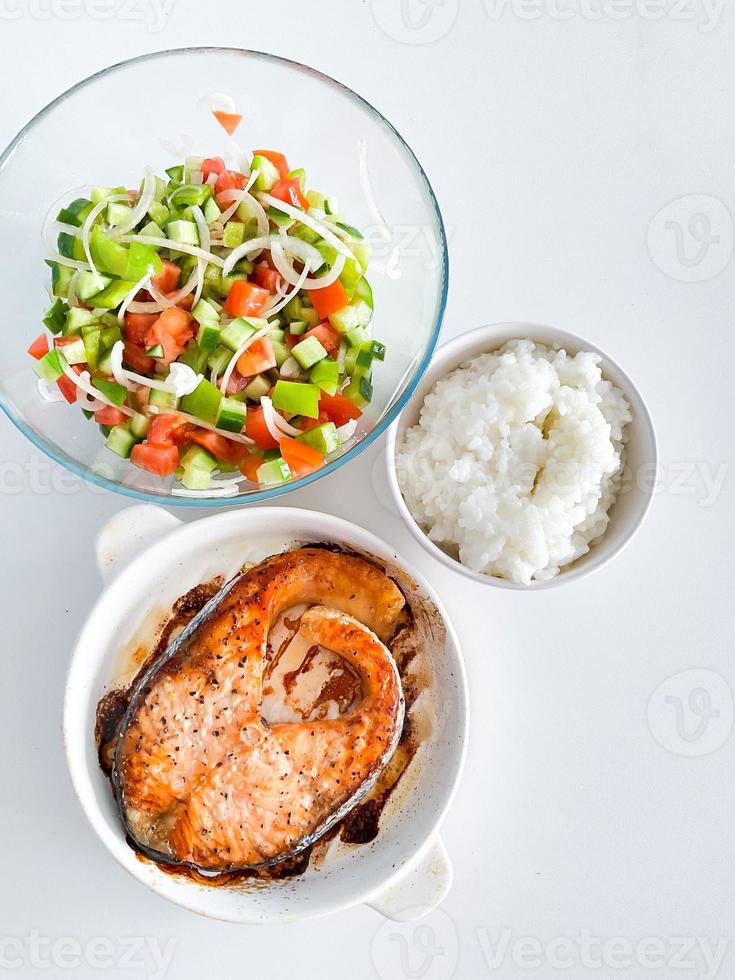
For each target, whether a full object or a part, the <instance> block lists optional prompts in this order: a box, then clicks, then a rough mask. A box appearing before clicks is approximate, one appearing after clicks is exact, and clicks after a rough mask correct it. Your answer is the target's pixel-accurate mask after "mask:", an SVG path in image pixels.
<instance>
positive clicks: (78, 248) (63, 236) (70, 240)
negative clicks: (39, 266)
mask: <svg viewBox="0 0 735 980" xmlns="http://www.w3.org/2000/svg"><path fill="white" fill-rule="evenodd" d="M56 247H57V249H58V250H59V255H63V256H64V257H65V258H67V259H76V260H77V261H78V262H84V261H85V259H86V256H85V253H84V246H83V245H82V240H81V238H79V236H78V235H70V234H69V232H68V231H61V232H59V237H58V238H57V239H56Z"/></svg>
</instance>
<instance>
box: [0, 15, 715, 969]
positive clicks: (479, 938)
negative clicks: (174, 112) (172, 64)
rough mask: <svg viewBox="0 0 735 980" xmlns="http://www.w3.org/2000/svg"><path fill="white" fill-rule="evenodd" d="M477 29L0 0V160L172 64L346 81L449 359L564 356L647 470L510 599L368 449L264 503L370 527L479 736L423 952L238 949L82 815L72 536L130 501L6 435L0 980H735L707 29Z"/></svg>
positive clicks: (354, 935) (316, 943) (394, 935)
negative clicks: (66, 695) (395, 168)
mask: <svg viewBox="0 0 735 980" xmlns="http://www.w3.org/2000/svg"><path fill="white" fill-rule="evenodd" d="M412 4H413V5H415V6H412ZM502 6H503V5H502V0H494V2H493V0H486V2H484V3H483V0H462V2H461V3H458V0H444V2H443V3H442V2H441V0H436V2H435V3H434V5H433V6H432V5H431V4H429V5H428V6H426V7H425V6H423V3H422V0H409V2H408V3H407V4H406V5H405V7H404V9H405V11H406V16H405V17H404V19H403V20H402V19H401V12H400V10H401V8H400V6H399V4H398V2H397V0H392V2H391V3H389V2H388V0H372V2H371V0H366V2H356V0H329V2H325V0H322V2H320V3H319V4H318V5H317V4H307V3H303V2H296V0H288V2H284V0H271V2H269V3H267V4H254V3H243V2H236V0H227V2H220V3H217V4H213V3H212V4H209V3H207V4H205V3H201V2H196V0H173V3H172V4H171V2H170V0H165V3H164V7H163V8H160V7H158V6H156V5H154V3H153V2H152V0H107V2H106V3H104V4H103V3H102V0H99V3H98V5H95V0H35V2H26V0H0V64H1V65H2V75H3V82H4V84H3V99H2V104H1V105H0V143H2V144H5V143H7V141H8V140H9V139H10V138H11V137H12V136H13V135H14V134H15V133H16V131H17V130H18V129H19V128H20V127H21V126H22V125H23V124H24V123H25V122H26V121H27V119H28V118H29V117H30V116H31V115H32V114H33V113H35V112H36V111H37V110H38V109H40V108H41V107H42V106H43V105H45V104H46V103H47V102H48V101H49V100H51V99H52V98H53V97H55V96H56V95H57V94H58V93H59V92H61V91H62V90H63V89H65V88H67V87H68V86H70V85H71V84H73V83H74V82H76V81H78V80H79V79H81V78H83V77H85V76H86V75H88V74H90V73H92V72H93V71H96V70H98V69H100V68H102V67H104V66H105V65H107V64H108V63H111V62H115V61H118V60H121V59H124V58H128V57H132V56H134V55H136V54H139V53H142V52H146V51H153V50H157V49H161V48H165V47H180V46H185V45H187V44H218V43H221V44H226V45H241V46H243V47H253V48H259V49H263V50H270V51H273V52H275V53H277V54H282V55H285V56H288V57H291V58H295V59H297V60H300V61H303V62H306V63H307V64H311V65H314V66H315V67H317V68H320V69H322V70H323V71H325V72H327V73H329V74H331V75H333V76H334V77H336V78H338V79H341V80H342V81H344V82H346V83H347V84H348V85H349V86H351V87H352V88H354V89H356V90H357V91H358V92H360V93H361V94H363V95H364V96H365V97H366V98H367V99H368V100H370V101H371V102H373V103H374V104H375V105H376V106H377V107H378V108H379V109H381V110H382V111H383V112H384V113H385V115H386V116H387V117H388V118H389V119H390V120H391V121H392V122H393V123H394V124H395V125H396V126H397V127H398V129H399V130H400V131H401V132H402V133H403V135H404V136H405V137H406V139H407V140H408V142H409V143H410V144H411V146H412V147H413V148H414V150H415V152H416V154H417V155H418V157H419V159H420V160H421V162H422V163H423V164H424V166H425V168H426V170H427V172H428V174H429V177H430V179H431V181H432V182H433V185H434V188H435V190H436V192H437V195H438V197H439V201H440V204H441V206H442V209H443V213H444V217H445V220H446V223H447V225H448V228H449V234H450V250H451V276H450V278H451V286H450V296H449V305H448V308H447V316H446V321H445V326H444V333H443V336H444V337H445V338H448V337H451V336H454V335H455V334H457V333H459V332H461V331H463V330H465V329H468V328H470V327H472V326H476V325H479V324H481V323H483V322H492V321H501V320H511V319H517V320H530V321H539V322H546V323H551V324H555V325H557V326H560V327H564V328H567V329H569V330H571V331H573V332H576V333H579V334H582V335H583V336H587V337H589V338H590V340H592V341H593V342H595V343H597V344H599V345H601V346H602V347H603V348H605V349H606V350H607V351H609V353H610V354H611V355H612V356H613V357H615V358H616V359H617V360H619V362H620V363H621V364H622V365H623V366H624V367H625V368H626V369H627V370H628V371H629V373H630V374H631V375H632V377H633V378H634V379H635V380H636V381H637V383H638V384H639V386H640V388H641V390H642V391H643V393H644V396H645V397H646V398H647V400H648V402H649V405H650V408H651V411H652V414H653V417H654V420H655V422H656V425H657V429H658V435H659V439H660V451H661V457H662V478H661V485H660V493H658V495H657V497H656V500H655V504H654V507H653V509H652V511H651V513H650V516H649V518H648V520H647V523H646V524H645V526H644V528H643V530H642V531H641V533H640V534H639V535H638V537H637V538H636V539H635V540H634V542H633V543H632V544H631V545H630V547H629V548H628V549H627V550H626V551H625V552H624V553H623V554H622V555H621V556H620V557H619V558H618V559H617V560H615V561H614V562H613V563H612V564H610V565H609V566H608V567H606V568H605V569H603V570H602V571H600V572H599V573H597V574H596V575H594V576H591V577H590V578H588V579H584V580H583V581H581V582H578V583H576V584H572V585H570V586H569V587H567V588H560V589H557V590H552V591H549V592H545V593H541V594H536V595H533V596H529V595H527V594H518V593H510V592H504V591H500V590H492V589H488V588H483V587H482V586H480V585H475V584H474V583H472V582H468V581H467V580H465V579H462V578H460V577H458V576H456V575H454V574H452V573H451V572H450V571H449V570H447V569H445V568H444V567H442V566H441V565H439V564H438V563H437V562H435V561H434V560H433V559H432V558H430V557H429V556H428V555H427V554H425V553H424V552H423V550H422V549H421V548H420V547H419V545H418V544H417V543H416V542H415V541H414V540H413V538H412V537H411V536H410V535H409V533H408V531H407V530H406V529H405V528H404V527H403V525H402V523H401V521H400V519H399V518H398V516H397V515H396V513H395V512H394V511H393V510H392V509H391V507H390V506H389V505H388V503H387V501H388V496H387V487H386V484H385V479H384V476H383V470H382V458H383V443H382V440H380V441H379V442H378V443H377V444H376V445H374V446H371V447H370V448H369V449H368V450H367V451H366V452H365V453H364V454H363V455H362V456H360V458H359V459H358V460H357V461H355V462H354V463H353V464H352V465H351V466H349V467H348V468H347V469H344V470H342V471H341V472H339V473H338V474H336V475H333V476H331V477H328V478H326V479H325V480H323V481H321V482H319V483H318V484H316V485H315V486H312V487H310V488H307V489H306V490H302V491H300V492H296V493H293V494H291V495H289V496H287V497H286V498H281V501H279V502H282V503H283V504H284V505H287V506H288V505H292V506H302V507H309V508H315V509H321V510H326V511H331V512H332V513H335V514H338V515H340V516H342V517H345V518H348V519H350V520H353V521H356V522H358V523H361V524H363V525H364V526H365V527H367V528H369V529H370V530H373V531H375V532H377V533H378V534H380V535H382V536H383V537H386V538H388V539H389V540H391V541H392V542H394V544H395V547H396V548H397V549H398V550H399V551H400V552H401V553H402V554H403V555H404V556H405V557H406V558H407V559H408V560H409V561H411V562H413V563H415V565H416V566H417V567H418V568H419V569H421V570H422V571H423V572H424V574H425V575H426V576H427V577H428V578H429V579H430V580H431V581H432V583H433V584H434V585H435V586H436V588H437V589H438V591H439V592H440V594H441V595H442V597H443V599H444V601H445V603H446V605H447V607H448V608H449V611H450V614H451V615H452V617H453V619H454V622H455V624H456V626H457V628H458V630H459V633H460V636H461V639H462V641H463V644H464V650H465V655H466V661H467V666H468V670H469V677H470V683H471V694H472V699H473V707H474V714H473V718H472V728H471V744H470V749H469V758H468V766H467V769H466V773H465V777H464V780H463V783H462V785H461V788H460V791H459V795H458V797H457V799H456V801H455V804H454V807H453V809H452V811H451V812H450V814H449V817H448V819H447V821H446V824H445V827H444V831H443V836H444V839H445V842H446V845H447V847H448V850H449V852H450V854H451V857H452V861H453V864H454V869H455V882H454V886H453V889H452V891H451V893H450V895H449V896H448V898H447V899H446V901H445V903H444V905H443V908H442V909H441V910H440V911H438V912H436V913H433V914H432V915H431V916H429V917H428V918H427V919H426V920H424V922H423V925H422V927H414V926H395V925H393V924H391V925H385V924H384V923H383V920H381V918H380V917H379V916H378V915H377V914H376V913H375V912H373V911H371V910H370V909H368V908H366V907H358V908H355V909H353V910H351V911H348V912H345V913H343V914H340V915H338V916H336V917H333V918H332V919H328V920H321V921H316V922H310V923H304V924H296V925H290V926H266V927H258V928H255V927H250V928H248V927H237V926H231V925H225V924H220V923H214V922H209V921H205V920H204V919H201V918H198V917H196V916H195V915H193V914H190V913H188V912H185V911H182V910H180V909H178V908H176V907H174V906H173V905H170V904H168V903H167V902H165V901H164V900H163V899H160V898H158V897H156V896H155V895H153V894H151V893H149V892H148V891H147V890H146V889H145V888H143V887H142V886H141V885H140V884H138V883H137V882H136V881H134V880H133V879H132V878H130V877H128V875H126V873H125V872H124V871H123V870H121V869H120V868H119V867H118V866H117V865H116V864H115V863H114V862H113V860H112V859H111V858H110V857H109V855H108V854H107V852H106V850H105V849H104V847H103V846H102V844H101V843H100V842H99V841H98V840H97V838H96V837H95V835H94V834H93V832H92V830H91V829H90V827H89V826H88V824H87V822H86V820H85V818H84V817H83V815H82V813H81V810H80V807H79V805H78V804H77V801H76V798H75V796H74V794H73V792H72V789H71V785H70V782H69V779H68V776H67V772H66V768H65V764H64V756H63V751H62V745H61V738H60V719H61V704H62V692H63V686H64V677H65V673H66V668H67V662H68V659H69V655H70V650H71V648H72V645H73V643H74V639H75V636H76V634H77V631H78V630H79V628H80V625H81V624H82V622H83V620H84V618H85V616H86V613H87V610H88V609H89V607H90V606H91V604H92V602H93V601H94V599H95V597H96V596H97V594H98V593H99V591H100V581H99V578H98V574H97V570H96V568H95V565H94V561H93V557H92V542H93V538H94V535H95V532H96V531H97V529H98V528H99V527H100V525H101V524H102V523H103V522H104V521H105V520H106V519H107V518H108V517H109V516H110V515H112V514H113V513H115V512H116V511H118V510H120V509H121V508H123V507H125V506H128V502H127V501H126V500H125V499H124V498H123V497H118V496H113V495H110V494H106V493H100V492H99V491H94V490H92V489H90V488H88V487H86V486H83V485H81V484H80V483H79V482H78V481H77V480H76V479H75V478H73V477H71V476H70V475H69V474H66V473H64V472H62V471H61V470H58V469H57V468H56V467H54V466H52V465H51V464H50V463H48V462H47V461H46V460H45V459H43V458H39V456H38V455H37V454H36V453H35V452H34V450H33V449H32V447H31V446H30V445H29V444H27V443H26V442H25V441H24V439H23V438H22V436H21V435H20V434H19V433H18V432H17V431H16V430H15V429H14V428H13V427H12V426H11V425H10V424H9V423H8V422H7V421H5V420H2V422H1V423H0V492H1V506H2V529H3V531H2V534H3V538H2V541H3V563H2V597H3V619H4V642H3V658H4V676H3V683H2V685H1V686H0V703H1V708H2V713H1V716H0V717H2V731H3V738H2V748H1V749H0V785H2V787H3V791H2V794H0V840H2V849H1V853H2V866H3V870H2V882H3V883H2V888H0V971H7V972H8V974H9V975H11V976H12V975H15V976H22V977H35V976H36V975H37V974H39V975H46V976H53V977H57V976H64V975H72V976H78V977H96V976H98V975H108V976H115V977H117V976H121V977H127V976H134V977H162V976H164V975H165V976H167V977H171V978H173V977H175V978H177V980H178V978H181V980H189V978H191V980H194V978H200V977H203V976H215V977H218V978H230V977H242V978H250V977H253V978H255V977H258V978H262V977H269V978H270V977H278V978H280V977H287V976H293V977H301V978H305V980H310V978H320V980H332V978H334V980H337V978H343V977H345V976H349V977H350V978H354V980H363V978H365V980H367V978H371V977H373V978H374V977H376V976H377V977H380V978H383V980H394V978H401V977H428V978H429V980H448V978H449V977H451V976H456V977H459V978H463V980H464V978H469V980H474V978H479V977H486V976H497V977H502V978H503V980H512V978H517V977H525V976H527V975H535V976H541V977H544V978H546V977H551V976H562V977H569V978H574V980H581V978H587V977H595V976H596V977H600V976H602V977H615V976H622V977H625V978H643V977H665V978H667V980H668V978H671V977H680V976H681V977H687V978H689V977H700V976H706V977H713V976H715V975H718V976H719V977H722V978H725V977H732V976H733V975H735V941H733V935H732V934H733V929H734V928H735V926H734V923H735V920H734V919H733V905H734V903H735V884H734V882H735V834H734V833H733V816H734V810H735V808H734V806H733V772H734V770H733V762H734V761H735V739H733V738H729V734H730V729H731V727H732V718H733V711H732V697H731V694H730V689H731V687H732V686H733V685H735V666H734V665H733V659H732V655H733V630H732V624H733V616H732V609H733V587H734V586H735V568H734V563H733V558H732V554H733V551H734V550H735V537H734V534H733V532H734V529H735V523H734V522H733V474H732V458H733V437H734V436H735V423H734V421H733V420H734V419H735V408H734V402H733V384H732V378H733V373H732V360H731V358H732V357H733V354H735V344H734V342H733V337H734V336H735V333H734V332H733V327H732V309H733V299H735V295H734V293H733V280H734V275H735V262H734V261H733V257H732V224H731V218H730V213H729V210H731V209H732V208H733V207H735V183H734V182H733V173H734V172H735V170H734V165H735V132H734V129H733V95H735V73H734V72H733V62H734V61H735V36H734V34H733V31H734V20H733V13H732V9H730V10H725V11H722V10H720V9H719V5H718V8H715V9H713V8H712V5H711V4H706V3H704V2H703V0H688V2H687V3H685V4H682V3H678V4H674V0H662V3H660V4H659V3H657V2H655V0H649V2H648V3H643V2H642V0H641V2H640V3H639V2H637V0H636V2H633V0H631V2H628V0H606V2H605V3H603V0H587V3H586V5H585V6H579V5H577V4H575V3H573V2H572V0H558V2H557V4H556V6H555V5H554V4H553V3H551V2H550V0H549V2H546V0H539V2H538V3H534V0H526V3H524V4H520V3H518V2H513V0H508V2H507V4H506V7H505V11H504V13H503V14H502V15H499V13H498V11H499V10H500V9H502ZM160 9H164V10H166V9H167V10H168V14H167V15H166V14H163V15H162V16H163V20H164V21H165V23H164V25H163V27H162V29H158V30H156V29H154V28H156V27H157V26H158V27H159V28H160V21H159V19H158V17H159V15H158V14H157V13H156V11H157V10H159V11H160ZM718 10H719V14H720V16H719V18H718V16H717V15H718ZM108 11H111V12H112V14H113V16H112V19H102V18H101V16H100V14H101V13H102V14H105V15H107V12H108ZM570 12H571V15H570V16H567V15H568V14H569V13H570ZM656 18H658V19H656ZM73 136H74V134H70V138H73ZM61 150H62V148H60V147H54V148H49V151H50V155H49V166H53V153H55V152H59V151H61ZM692 195H696V196H695V197H692ZM682 198H684V200H679V199H682ZM671 201H675V202H677V203H675V204H674V205H672V207H671V208H670V209H669V210H667V211H666V212H664V213H663V214H662V215H659V216H658V218H656V219H655V221H654V223H653V224H651V223H652V221H653V219H654V218H655V216H656V215H657V214H658V212H659V211H660V209H661V208H663V207H664V206H665V205H667V204H669V202H671ZM699 214H701V215H704V219H702V218H701V217H696V215H699ZM692 217H693V218H694V223H693V224H691V225H690V224H689V219H690V218H692ZM667 221H668V222H670V223H669V224H668V225H667ZM707 221H709V225H707ZM671 222H673V224H672V223H671ZM677 225H678V227H679V229H680V231H679V232H677V229H676V226H677ZM677 234H680V239H681V240H680V242H679V244H680V246H681V247H680V249H679V251H678V253H677V250H676V245H677ZM697 235H698V236H699V237H700V238H704V240H705V242H704V244H701V243H700V242H698V241H697V240H696V237H697ZM647 241H648V242H649V245H647ZM649 246H650V247H649ZM6 247H7V243H6ZM692 280H694V281H692ZM19 342H20V341H19ZM182 516H185V517H186V519H193V518H194V517H195V516H196V515H195V514H194V513H192V512H191V511H189V512H187V513H186V514H185V515H182ZM202 516H204V512H202ZM694 669H697V670H698V671H699V673H696V674H689V673H686V674H682V672H685V671H690V670H694ZM701 671H705V673H701ZM680 674H681V675H682V676H677V677H676V678H675V679H674V680H672V681H670V682H669V684H668V686H666V687H664V688H660V685H662V684H663V683H664V682H665V681H666V680H667V679H668V678H670V677H672V675H680ZM654 692H656V693H655V695H654ZM690 694H691V695H692V700H691V702H690V701H689V700H688V699H689V697H690ZM652 695H654V698H653V700H652V701H651V702H650V710H649V701H650V699H651V697H652ZM667 698H668V700H667ZM707 698H709V700H707ZM677 699H678V700H677ZM697 712H699V713H697ZM649 718H650V720H651V723H650V725H649V721H648V719H649ZM677 718H678V719H679V721H678V727H677ZM654 732H655V734H656V736H657V737H654ZM426 927H428V929H427V928H426ZM401 936H403V937H404V938H403V939H401ZM100 937H101V939H100ZM131 937H132V938H133V940H134V942H133V943H132V944H131V942H130V940H131ZM686 937H690V938H689V939H687V938H686ZM93 940H94V941H95V942H92V941H93ZM98 940H99V941H98ZM524 940H526V942H524ZM643 940H647V942H645V943H644V942H643ZM54 944H56V945H54ZM606 944H607V945H606ZM158 952H163V954H164V955H165V956H167V957H168V959H167V963H166V964H164V966H161V967H160V968H159V963H158V959H157V953H158ZM708 956H709V958H710V960H711V959H714V961H715V965H712V963H711V962H710V960H708ZM719 958H721V963H720V965H719V973H717V970H716V967H717V960H718V959H719Z"/></svg>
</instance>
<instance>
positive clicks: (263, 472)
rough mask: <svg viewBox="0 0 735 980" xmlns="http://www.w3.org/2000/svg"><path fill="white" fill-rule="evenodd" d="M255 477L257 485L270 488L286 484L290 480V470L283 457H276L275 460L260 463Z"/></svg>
mask: <svg viewBox="0 0 735 980" xmlns="http://www.w3.org/2000/svg"><path fill="white" fill-rule="evenodd" d="M256 475H257V477H258V483H262V484H263V485H264V486H267V487H271V486H276V485H277V484H279V483H288V481H289V480H290V479H291V470H290V469H289V468H288V463H287V462H286V460H285V459H284V458H283V456H277V457H276V458H275V459H270V460H268V461H266V462H264V463H261V464H260V466H259V467H258V469H257V470H256Z"/></svg>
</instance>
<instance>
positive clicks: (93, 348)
mask: <svg viewBox="0 0 735 980" xmlns="http://www.w3.org/2000/svg"><path fill="white" fill-rule="evenodd" d="M101 336H102V331H101V330H100V328H99V327H97V326H90V327H85V328H83V329H82V340H83V341H84V350H85V353H86V355H87V356H86V358H85V360H86V361H87V364H88V365H89V370H90V371H96V370H97V368H98V367H99V363H100V338H101Z"/></svg>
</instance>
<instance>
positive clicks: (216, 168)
mask: <svg viewBox="0 0 735 980" xmlns="http://www.w3.org/2000/svg"><path fill="white" fill-rule="evenodd" d="M224 169H225V161H224V160H223V159H222V157H207V158H206V160H204V161H203V163H202V180H203V181H204V183H205V184H206V182H207V177H209V175H210V174H221V173H222V171H223V170H224Z"/></svg>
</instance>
